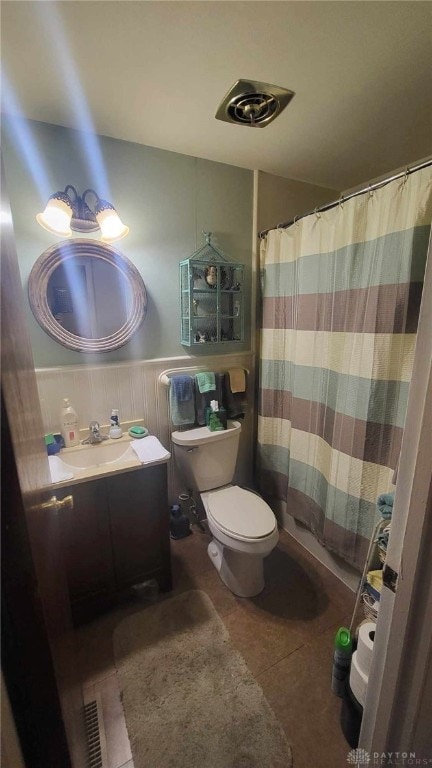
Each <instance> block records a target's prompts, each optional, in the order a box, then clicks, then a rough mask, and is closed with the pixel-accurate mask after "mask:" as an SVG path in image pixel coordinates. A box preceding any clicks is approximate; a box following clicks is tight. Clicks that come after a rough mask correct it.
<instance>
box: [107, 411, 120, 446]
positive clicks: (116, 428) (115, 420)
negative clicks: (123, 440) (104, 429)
mask: <svg viewBox="0 0 432 768" xmlns="http://www.w3.org/2000/svg"><path fill="white" fill-rule="evenodd" d="M122 434H123V430H122V428H121V426H120V423H119V412H118V409H117V408H113V409H112V411H111V426H110V431H109V436H110V437H111V438H113V439H114V440H116V439H117V438H118V437H121V436H122Z"/></svg>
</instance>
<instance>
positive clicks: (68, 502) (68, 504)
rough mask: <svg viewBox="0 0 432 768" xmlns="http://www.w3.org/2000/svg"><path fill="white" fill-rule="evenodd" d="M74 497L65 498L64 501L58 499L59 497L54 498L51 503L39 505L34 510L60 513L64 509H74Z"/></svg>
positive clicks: (45, 502) (46, 502)
mask: <svg viewBox="0 0 432 768" xmlns="http://www.w3.org/2000/svg"><path fill="white" fill-rule="evenodd" d="M73 506H74V504H73V496H72V495H69V496H65V497H64V499H58V498H57V496H52V497H51V498H50V500H49V501H44V502H43V503H42V504H38V505H37V506H36V507H35V508H34V509H37V510H42V509H53V510H54V511H55V512H60V511H61V510H63V509H68V510H72V509H73Z"/></svg>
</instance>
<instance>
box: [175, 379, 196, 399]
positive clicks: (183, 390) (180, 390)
mask: <svg viewBox="0 0 432 768" xmlns="http://www.w3.org/2000/svg"><path fill="white" fill-rule="evenodd" d="M171 386H172V388H173V391H174V395H175V397H176V399H177V401H178V402H179V403H185V402H187V401H188V400H191V399H192V396H193V388H192V377H191V376H173V377H172V378H171Z"/></svg>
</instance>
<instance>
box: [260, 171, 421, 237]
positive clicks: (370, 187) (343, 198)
mask: <svg viewBox="0 0 432 768" xmlns="http://www.w3.org/2000/svg"><path fill="white" fill-rule="evenodd" d="M429 165H432V158H431V159H430V160H425V161H424V162H422V163H419V164H418V165H414V166H413V167H412V168H406V169H405V171H400V173H396V174H395V175H394V176H388V178H386V179H382V180H381V181H376V182H375V183H374V184H368V186H367V187H365V188H364V189H359V190H357V192H351V194H350V195H346V196H345V195H341V196H340V198H339V200H334V201H333V202H332V203H326V204H325V205H321V206H319V207H318V208H315V209H314V210H313V211H309V212H308V213H303V214H302V215H301V216H295V217H294V218H293V219H292V221H284V222H283V224H277V226H275V227H270V228H269V229H262V230H261V232H259V233H258V237H259V238H261V239H262V238H264V237H265V236H266V234H267V233H268V232H270V231H271V230H272V229H286V228H287V227H290V226H291V224H295V222H297V221H300V219H305V218H306V216H311V215H312V214H313V213H321V211H329V210H330V209H331V208H336V206H337V205H340V204H341V203H346V201H347V200H351V198H352V197H357V196H358V195H364V194H365V193H366V192H373V191H374V190H375V189H379V188H380V187H384V186H385V185H386V184H390V182H391V181H396V179H402V178H403V177H404V176H409V175H410V173H415V172H416V171H421V169H422V168H428V166H429Z"/></svg>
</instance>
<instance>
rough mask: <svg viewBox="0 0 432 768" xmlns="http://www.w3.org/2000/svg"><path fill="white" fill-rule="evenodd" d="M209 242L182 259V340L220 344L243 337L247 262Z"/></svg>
mask: <svg viewBox="0 0 432 768" xmlns="http://www.w3.org/2000/svg"><path fill="white" fill-rule="evenodd" d="M203 234H204V235H205V239H206V244H205V245H203V246H202V247H201V248H199V249H198V250H197V251H195V253H193V254H192V256H190V257H189V258H188V259H184V260H183V261H181V262H180V311H181V343H182V344H185V345H187V346H189V347H190V346H193V345H195V344H220V343H226V342H236V341H243V339H244V298H243V271H244V265H243V264H238V263H237V262H235V261H230V260H229V259H228V258H227V257H226V256H225V254H223V253H222V251H220V250H219V249H218V248H215V246H214V245H212V244H211V242H210V240H211V235H212V233H211V232H204V233H203Z"/></svg>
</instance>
